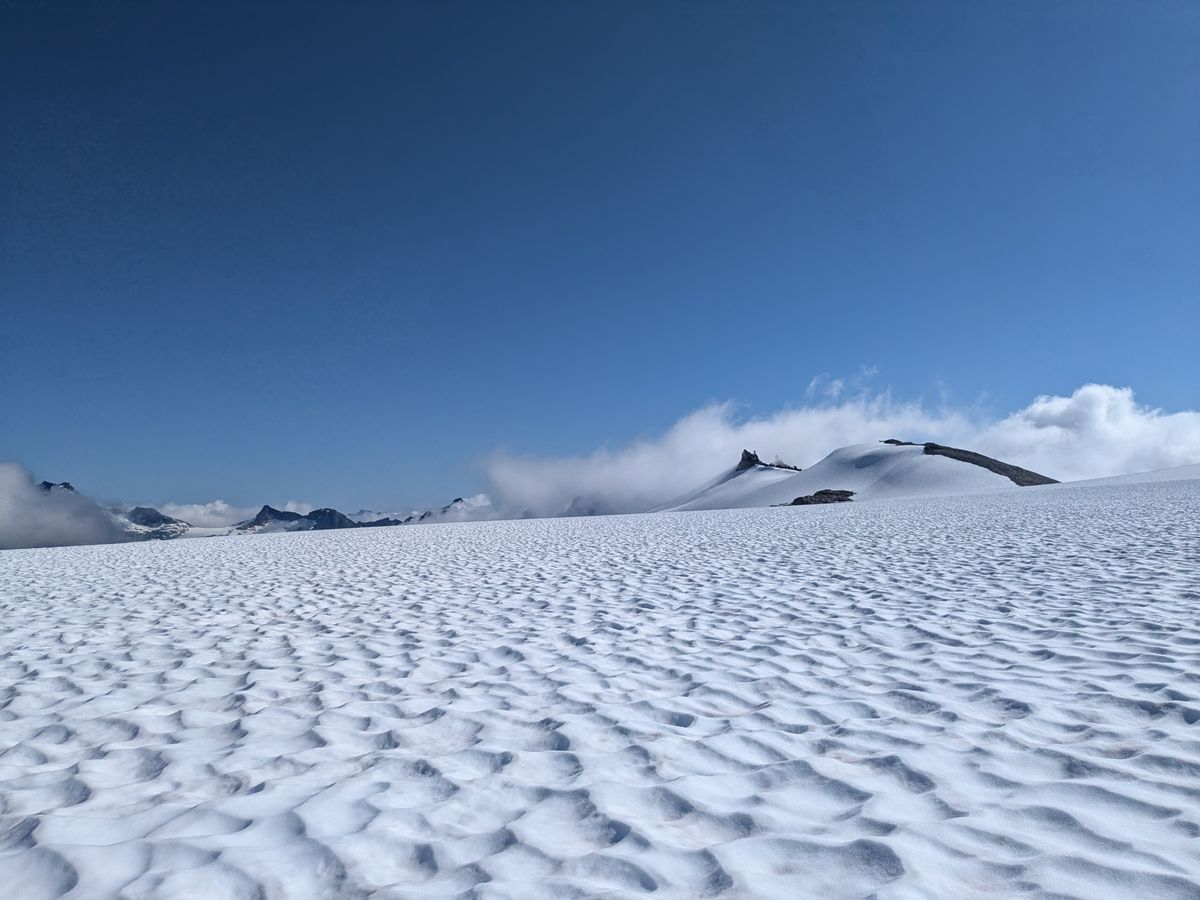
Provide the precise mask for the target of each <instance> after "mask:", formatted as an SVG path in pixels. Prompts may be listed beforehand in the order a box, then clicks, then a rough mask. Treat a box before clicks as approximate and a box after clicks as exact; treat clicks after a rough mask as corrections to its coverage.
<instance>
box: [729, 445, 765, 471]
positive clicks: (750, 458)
mask: <svg viewBox="0 0 1200 900" xmlns="http://www.w3.org/2000/svg"><path fill="white" fill-rule="evenodd" d="M762 464H763V461H762V460H761V459H759V458H758V454H757V453H755V452H754V451H753V450H743V451H742V458H741V459H740V460H738V464H737V466H736V467H735V469H734V471H736V472H743V471H745V470H746V469H753V468H754V467H755V466H761V465H762Z"/></svg>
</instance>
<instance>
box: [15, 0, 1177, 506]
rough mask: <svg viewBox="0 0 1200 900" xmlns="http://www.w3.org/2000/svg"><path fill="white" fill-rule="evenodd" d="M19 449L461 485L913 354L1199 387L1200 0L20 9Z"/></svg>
mask: <svg viewBox="0 0 1200 900" xmlns="http://www.w3.org/2000/svg"><path fill="white" fill-rule="evenodd" d="M0 66H2V67H3V71H2V75H3V80H2V90H3V94H2V95H0V103H2V107H0V113H2V114H0V129H2V135H3V144H2V146H0V167H2V168H0V302H2V305H3V309H2V315H0V386H2V394H3V403H2V406H0V458H3V459H14V460H18V461H20V462H22V463H24V464H25V465H26V466H28V467H30V468H31V469H33V470H34V471H35V472H36V474H37V475H38V476H39V477H50V478H54V479H55V480H57V479H70V480H71V481H73V482H75V483H76V484H79V485H81V486H84V487H85V488H87V489H88V490H90V491H91V492H92V493H94V494H97V495H99V496H103V497H108V498H123V499H127V500H134V501H151V500H166V499H170V500H175V501H180V502H191V501H196V502H198V501H205V500H210V499H213V498H215V497H223V498H225V499H227V500H229V501H231V502H234V503H240V504H254V503H258V502H262V501H263V500H264V499H268V498H280V497H299V498H303V499H306V500H310V501H313V502H317V503H319V504H330V505H335V506H339V507H341V508H357V507H358V506H360V505H370V504H376V505H387V504H401V503H415V504H427V503H433V502H438V501H443V500H445V499H448V498H449V497H451V496H454V495H455V494H459V493H466V492H469V491H471V490H472V489H474V488H477V487H478V482H479V477H478V472H477V469H476V464H477V462H478V460H479V459H481V458H482V457H483V456H485V455H486V454H487V453H489V452H490V451H491V450H493V449H494V448H497V447H504V448H507V449H508V450H510V451H514V452H547V453H565V452H576V451H587V450H590V449H591V448H593V447H595V446H597V445H598V444H601V443H603V442H606V441H611V442H621V441H624V440H628V439H629V438H631V437H634V436H636V435H638V434H641V433H646V432H652V431H656V430H658V429H661V428H663V427H665V426H667V425H668V424H669V423H670V422H672V421H673V420H674V419H676V418H677V417H678V416H680V415H682V414H684V413H686V412H688V411H689V410H691V409H694V408H695V407H697V406H699V405H701V404H703V403H705V402H708V401H711V400H724V399H733V400H737V401H741V402H744V403H745V404H747V408H748V409H749V410H751V411H754V410H759V411H766V410H772V409H777V408H779V407H781V406H784V405H786V404H789V403H796V402H802V401H803V397H804V389H805V387H806V385H807V384H808V383H809V381H810V380H811V379H812V378H813V376H815V375H818V374H819V373H822V372H827V373H831V374H832V375H834V376H838V375H853V374H854V373H855V372H856V371H858V370H859V369H860V368H861V367H875V368H877V369H878V375H877V376H875V381H874V383H875V384H876V385H877V386H879V387H884V386H890V387H891V389H892V390H893V392H894V393H895V394H896V395H897V396H900V397H905V398H917V397H921V396H925V397H931V396H940V392H942V391H949V394H950V397H951V400H952V401H954V402H961V403H964V404H966V403H976V402H979V401H980V398H983V399H982V402H983V403H984V404H985V405H986V406H987V407H989V408H992V409H994V410H995V411H996V412H997V413H1003V412H1007V411H1009V410H1010V409H1013V408H1016V407H1019V406H1022V405H1024V404H1026V403H1028V402H1029V401H1030V400H1031V399H1032V398H1033V397H1034V395H1036V394H1039V393H1046V392H1056V393H1068V392H1070V391H1071V390H1073V389H1074V388H1076V387H1078V386H1079V385H1080V384H1082V383H1084V382H1087V381H1099V382H1106V383H1111V384H1117V385H1131V386H1133V387H1134V388H1135V389H1136V390H1137V392H1138V397H1139V399H1140V400H1141V401H1143V402H1145V403H1150V404H1154V405H1159V406H1163V407H1165V408H1168V409H1180V408H1194V406H1195V402H1196V399H1197V394H1198V388H1200V385H1198V377H1197V368H1198V367H1197V363H1196V359H1197V335H1198V334H1200V312H1198V308H1200V100H1198V98H1200V4H1197V3H1195V2H1191V0H1186V2H1141V0H1139V2H1129V3H1110V2H1091V0H1088V2H1049V3H1048V2H1044V0H1037V2H1014V3H959V2H944V3H921V2H914V3H908V2H905V3H893V2H879V3H844V2H828V3H804V2H794V0H792V2H786V3H742V2H736V3H734V2H730V3H704V2H702V3H676V2H651V3H632V2H631V3H607V2H603V3H602V2H596V3H583V2H569V3H559V2H547V3H528V4H527V3H490V2H479V3H463V4H459V3H433V2H429V3H426V2H420V3H391V2H388V3H383V2H380V3H365V4H341V3H332V2H331V3H327V4H320V5H310V6H305V5H301V4H297V3H291V2H289V3H251V4H234V3H212V4H206V3H197V2H187V3H183V2H179V3H171V2H168V3H158V2H156V3H145V4H135V3H103V4H96V3H79V4H70V3H53V4H50V3H46V4H35V3H16V2H5V3H3V5H0Z"/></svg>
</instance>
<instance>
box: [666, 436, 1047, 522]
mask: <svg viewBox="0 0 1200 900" xmlns="http://www.w3.org/2000/svg"><path fill="white" fill-rule="evenodd" d="M1054 483H1056V482H1055V480H1054V479H1053V478H1048V477H1046V476H1045V475H1039V474H1038V473H1036V472H1030V471H1029V470H1028V469H1022V468H1020V467H1019V466H1014V465H1011V464H1009V463H1005V462H1001V461H1000V460H996V459H992V458H991V457H987V456H983V455H982V454H979V453H974V452H972V451H969V450H959V449H957V448H955V447H945V446H943V445H941V444H933V443H930V444H913V443H910V442H907V441H897V440H894V439H892V440H888V441H883V442H880V443H877V444H855V445H853V446H849V447H842V448H840V449H838V450H834V451H833V452H832V453H830V454H829V455H828V456H826V457H825V458H824V459H822V460H821V461H820V462H818V463H817V464H816V465H814V466H812V467H810V468H808V469H805V470H803V471H800V470H798V469H794V468H790V467H787V468H785V467H782V466H780V465H767V464H764V463H763V462H762V461H761V460H760V459H759V458H758V456H757V455H756V454H754V453H751V452H750V451H743V452H742V459H741V460H740V461H739V463H738V464H737V466H735V467H734V468H733V469H731V470H729V471H728V472H726V473H724V474H723V475H720V476H718V477H717V478H716V479H714V480H713V481H710V482H708V483H707V484H705V485H702V486H701V487H699V488H697V489H696V490H695V491H692V492H691V493H689V494H685V495H684V496H682V497H679V498H677V499H676V500H673V501H671V502H670V503H667V504H664V505H663V506H660V507H657V508H656V510H654V511H681V510H695V509H738V508H745V507H755V506H783V505H791V504H792V503H793V502H794V501H796V500H797V498H805V499H802V501H801V505H804V504H807V503H814V502H816V503H820V502H828V499H829V497H830V495H829V494H828V493H826V494H821V498H823V499H816V500H814V499H812V498H814V497H817V496H818V494H820V492H823V491H824V492H830V491H839V492H840V491H851V492H853V494H852V496H851V497H850V498H849V499H850V500H851V501H852V502H853V501H861V500H879V499H886V498H889V497H933V496H947V495H953V494H974V493H983V492H988V491H1002V490H1010V489H1014V488H1016V487H1020V486H1027V485H1034V484H1054Z"/></svg>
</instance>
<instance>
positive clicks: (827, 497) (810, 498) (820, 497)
mask: <svg viewBox="0 0 1200 900" xmlns="http://www.w3.org/2000/svg"><path fill="white" fill-rule="evenodd" d="M853 496H854V491H834V490H830V489H828V488H826V489H824V490H820V491H817V492H816V493H815V494H806V495H805V496H803V497H797V498H796V499H795V500H793V501H792V502H791V503H779V504H776V505H777V506H816V505H819V504H822V503H849V502H850V498H851V497H853Z"/></svg>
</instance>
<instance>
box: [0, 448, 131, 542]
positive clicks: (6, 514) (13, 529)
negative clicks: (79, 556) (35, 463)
mask: <svg viewBox="0 0 1200 900" xmlns="http://www.w3.org/2000/svg"><path fill="white" fill-rule="evenodd" d="M124 540H126V536H125V535H124V534H123V533H122V532H121V530H120V529H119V528H117V526H116V525H114V524H113V523H112V520H110V519H109V517H108V515H107V514H106V513H105V512H104V510H102V509H101V508H100V507H99V506H97V505H96V504H95V503H93V502H92V501H91V500H89V499H88V498H87V497H84V496H82V495H80V494H74V493H71V492H70V491H51V492H49V493H47V492H46V491H43V490H42V489H41V487H39V486H38V485H37V484H35V483H34V481H33V477H32V476H31V475H30V474H29V472H28V471H26V469H25V468H24V467H23V466H20V465H18V464H17V463H0V550H14V549H18V548H23V547H64V546H70V545H74V544H112V543H117V542H118V541H124Z"/></svg>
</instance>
